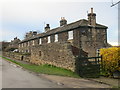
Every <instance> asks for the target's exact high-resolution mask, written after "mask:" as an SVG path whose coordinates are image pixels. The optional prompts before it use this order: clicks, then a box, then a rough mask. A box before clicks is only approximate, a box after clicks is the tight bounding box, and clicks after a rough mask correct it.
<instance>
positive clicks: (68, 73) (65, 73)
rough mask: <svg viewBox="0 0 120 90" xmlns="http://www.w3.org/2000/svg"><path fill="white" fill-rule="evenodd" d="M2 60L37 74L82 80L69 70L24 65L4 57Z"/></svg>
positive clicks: (48, 66) (47, 66)
mask: <svg viewBox="0 0 120 90" xmlns="http://www.w3.org/2000/svg"><path fill="white" fill-rule="evenodd" d="M2 58H3V59H5V60H8V61H11V62H13V63H15V64H17V65H20V66H22V67H23V68H25V69H28V70H30V71H33V72H36V73H43V74H49V75H59V76H69V77H75V78H80V76H79V75H77V74H76V73H74V72H72V71H70V70H67V69H63V68H59V67H56V66H52V65H48V64H44V65H39V66H38V65H30V64H23V63H20V62H17V61H15V60H12V59H9V58H6V57H2Z"/></svg>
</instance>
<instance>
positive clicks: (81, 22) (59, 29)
mask: <svg viewBox="0 0 120 90" xmlns="http://www.w3.org/2000/svg"><path fill="white" fill-rule="evenodd" d="M78 27H93V26H90V25H89V24H88V20H86V19H81V20H78V21H76V22H73V23H70V24H66V25H64V26H60V27H57V28H54V29H51V30H49V31H47V32H44V33H40V34H37V35H36V36H33V37H31V38H28V39H24V40H22V41H21V42H20V43H22V42H25V41H28V40H33V39H36V38H40V37H45V36H49V35H52V34H57V33H60V32H64V31H69V30H72V29H75V28H78ZM95 28H105V29H106V28H108V27H107V26H104V25H101V24H97V23H96V26H95Z"/></svg>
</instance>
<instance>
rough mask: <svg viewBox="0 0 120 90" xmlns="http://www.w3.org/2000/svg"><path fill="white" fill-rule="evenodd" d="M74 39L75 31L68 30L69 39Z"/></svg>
mask: <svg viewBox="0 0 120 90" xmlns="http://www.w3.org/2000/svg"><path fill="white" fill-rule="evenodd" d="M71 39H73V31H68V40H71Z"/></svg>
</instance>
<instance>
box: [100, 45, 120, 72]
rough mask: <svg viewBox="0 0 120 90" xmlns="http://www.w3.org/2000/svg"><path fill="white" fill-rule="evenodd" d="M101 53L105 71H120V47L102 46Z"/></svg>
mask: <svg viewBox="0 0 120 90" xmlns="http://www.w3.org/2000/svg"><path fill="white" fill-rule="evenodd" d="M100 54H101V55H102V58H103V59H102V66H103V67H104V70H105V71H108V72H109V73H113V72H114V71H120V47H111V48H102V49H100Z"/></svg>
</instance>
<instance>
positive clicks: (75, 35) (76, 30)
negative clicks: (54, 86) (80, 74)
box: [19, 8, 108, 71]
mask: <svg viewBox="0 0 120 90" xmlns="http://www.w3.org/2000/svg"><path fill="white" fill-rule="evenodd" d="M107 45H108V43H107V26H104V25H101V24H98V23H96V14H95V13H94V12H93V8H91V12H90V13H88V20H85V19H81V20H78V21H75V22H73V23H70V24H67V20H66V19H65V18H64V17H62V18H61V20H60V26H59V27H57V28H54V29H50V25H49V24H47V25H46V27H45V32H44V33H40V34H37V32H32V31H31V32H29V33H27V34H26V38H25V39H24V40H22V41H21V42H20V43H19V52H24V53H31V57H30V58H31V59H30V62H31V63H35V64H52V65H55V66H58V67H63V68H66V69H69V70H72V71H75V58H76V57H77V56H79V55H81V56H82V57H94V56H96V50H97V49H99V48H102V47H107Z"/></svg>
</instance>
